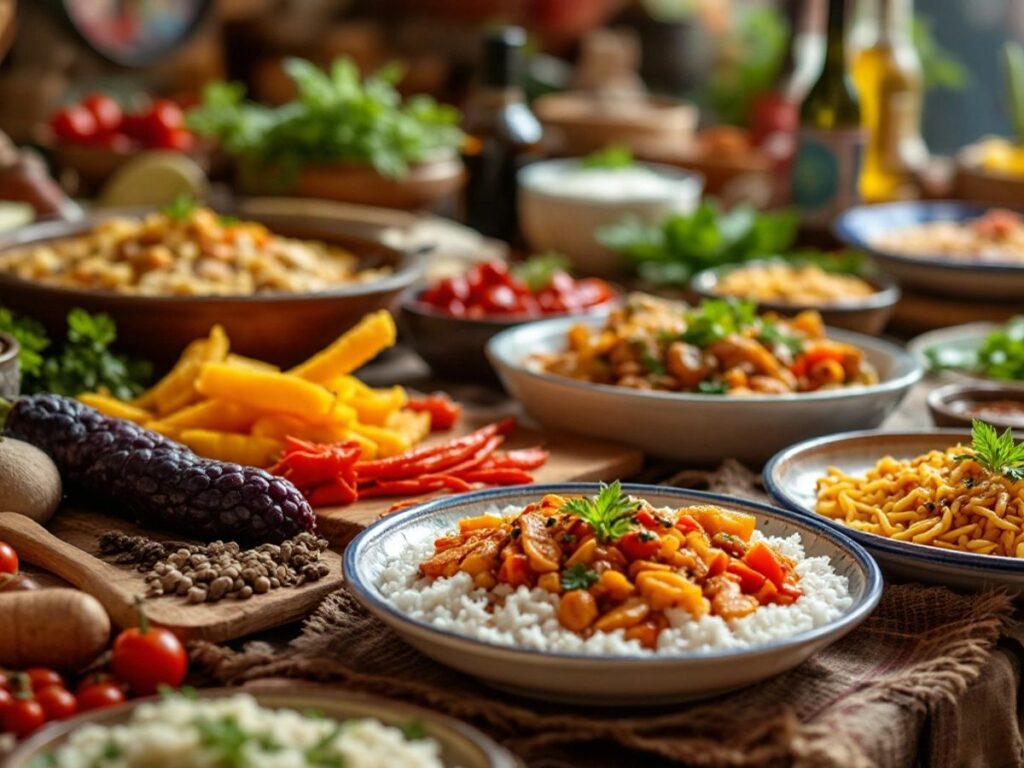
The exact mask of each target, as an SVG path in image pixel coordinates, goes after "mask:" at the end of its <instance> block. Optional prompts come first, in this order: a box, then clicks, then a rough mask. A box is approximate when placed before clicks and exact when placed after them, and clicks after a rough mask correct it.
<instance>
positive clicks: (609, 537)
mask: <svg viewBox="0 0 1024 768" xmlns="http://www.w3.org/2000/svg"><path fill="white" fill-rule="evenodd" d="M638 506H639V502H637V501H634V500H632V499H630V498H629V497H628V496H626V495H625V494H623V493H622V484H621V483H620V482H619V481H618V480H616V481H615V482H614V483H612V484H611V485H605V484H604V483H602V484H601V491H600V493H598V495H597V496H596V497H595V498H592V499H588V498H582V497H581V498H576V499H569V500H568V501H567V502H566V503H565V506H563V507H562V511H563V512H566V513H568V514H571V515H576V516H577V517H579V518H582V519H583V520H585V521H586V522H588V523H590V526H591V528H593V529H594V536H596V537H597V540H598V541H599V542H601V543H602V544H603V543H607V542H609V541H614V540H616V539H618V538H619V537H620V536H622V535H624V534H625V533H627V532H628V531H629V528H630V524H631V523H632V520H633V514H634V513H635V512H636V509H637V507H638Z"/></svg>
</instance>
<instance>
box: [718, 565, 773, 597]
mask: <svg viewBox="0 0 1024 768" xmlns="http://www.w3.org/2000/svg"><path fill="white" fill-rule="evenodd" d="M726 570H727V571H728V572H729V573H731V574H732V575H733V576H735V577H736V578H737V579H739V582H740V589H741V590H742V591H743V592H745V593H747V594H748V595H751V594H754V593H756V592H757V591H758V590H759V589H761V587H763V586H764V582H765V576H764V574H762V573H759V572H758V571H755V570H754V569H753V568H751V567H750V566H749V565H747V564H746V563H744V562H743V561H741V560H733V561H732V562H731V563H729V567H728V568H726Z"/></svg>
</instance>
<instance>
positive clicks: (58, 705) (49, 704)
mask: <svg viewBox="0 0 1024 768" xmlns="http://www.w3.org/2000/svg"><path fill="white" fill-rule="evenodd" d="M36 701H38V702H39V705H40V706H41V707H42V708H43V712H45V713H46V719H47V720H65V719H67V718H69V717H71V716H73V715H74V714H75V713H76V712H78V702H77V701H76V700H75V696H74V694H73V693H71V692H70V691H68V690H66V689H64V688H58V687H57V686H56V685H51V686H50V687H49V688H44V689H43V690H41V691H38V692H37V693H36Z"/></svg>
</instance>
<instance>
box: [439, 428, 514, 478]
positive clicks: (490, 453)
mask: <svg viewBox="0 0 1024 768" xmlns="http://www.w3.org/2000/svg"><path fill="white" fill-rule="evenodd" d="M503 442H505V436H504V435H495V436H494V437H492V438H490V439H489V440H488V441H487V442H486V443H484V445H483V447H482V448H481V449H480V450H478V451H477V452H476V453H474V454H473V455H472V456H470V457H469V458H468V459H466V460H464V461H461V462H459V463H458V464H456V465H454V466H451V467H448V468H447V469H446V470H445V471H446V472H447V473H448V474H450V475H454V474H457V473H459V472H465V471H467V470H470V469H479V468H481V467H482V466H484V465H485V464H487V465H490V462H491V461H492V460H493V457H494V452H495V450H497V448H498V446H499V445H501V444H502V443H503Z"/></svg>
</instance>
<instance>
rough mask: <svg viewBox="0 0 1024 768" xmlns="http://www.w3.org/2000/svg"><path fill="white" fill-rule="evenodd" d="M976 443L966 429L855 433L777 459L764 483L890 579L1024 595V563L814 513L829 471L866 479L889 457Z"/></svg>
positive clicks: (798, 448) (805, 446) (812, 442)
mask: <svg viewBox="0 0 1024 768" xmlns="http://www.w3.org/2000/svg"><path fill="white" fill-rule="evenodd" d="M970 440H971V435H970V432H969V431H968V430H964V429H942V430H934V431H931V432H899V433H892V432H888V433H887V432H881V431H870V432H852V433H850V434H845V435H833V436H831V437H823V438H820V439H818V440H808V441H806V442H803V443H800V444H798V445H794V446H792V447H791V448H787V449H786V450H784V451H781V452H780V453H779V454H778V455H777V456H775V458H773V459H772V460H771V462H769V464H768V466H766V467H765V469H764V483H765V487H766V488H767V489H768V492H769V493H770V494H771V496H772V498H773V499H774V500H775V501H776V502H777V503H778V504H779V505H781V506H784V507H786V508H788V509H792V510H794V511H797V512H800V513H802V514H804V515H806V516H807V517H808V519H813V520H817V521H822V522H825V523H827V524H828V525H831V526H833V527H835V528H836V529H837V530H840V531H842V532H843V533H845V534H847V535H848V536H850V537H852V538H854V539H856V540H857V541H858V542H860V543H861V544H863V545H864V547H865V548H866V549H867V550H868V551H869V552H871V554H872V555H874V556H875V558H876V559H877V560H878V563H879V564H880V565H881V566H882V568H883V569H884V570H885V573H886V575H887V576H892V577H893V578H897V579H902V580H907V581H923V582H928V583H933V584H944V585H945V586H948V587H954V588H956V589H966V590H979V589H983V588H986V587H990V586H1000V587H1006V588H1007V589H1010V590H1011V591H1013V592H1015V593H1024V559H1021V558H1015V557H997V556H993V555H979V554H974V553H971V552H956V551H953V550H946V549H939V548H938V547H930V546H927V545H925V544H914V543H913V542H907V541H893V540H892V539H887V538H885V537H884V536H877V535H875V534H873V533H867V532H865V531H858V530H855V529H853V528H848V527H846V526H845V525H843V524H842V523H841V522H838V521H835V520H831V519H829V518H826V517H823V516H821V515H818V514H817V513H816V512H815V511H814V507H815V503H816V501H817V492H816V486H817V482H818V478H820V477H824V476H825V473H826V471H827V470H828V468H829V467H838V468H839V469H841V470H842V471H843V472H846V473H848V474H854V475H861V474H863V473H865V472H866V471H867V470H869V469H870V468H871V467H873V466H875V463H876V462H877V461H878V460H879V459H881V458H882V457H883V456H892V457H893V458H896V459H907V458H912V457H914V456H920V455H921V454H923V453H927V452H928V451H931V450H936V449H941V450H945V449H946V448H948V447H949V446H951V445H954V444H956V443H957V442H963V443H965V444H969V443H970Z"/></svg>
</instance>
